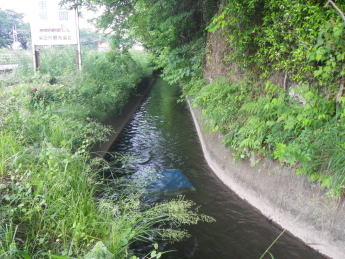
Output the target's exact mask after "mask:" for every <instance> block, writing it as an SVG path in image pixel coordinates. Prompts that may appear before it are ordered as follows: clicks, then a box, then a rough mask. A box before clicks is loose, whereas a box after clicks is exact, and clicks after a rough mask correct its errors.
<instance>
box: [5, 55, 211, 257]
mask: <svg viewBox="0 0 345 259" xmlns="http://www.w3.org/2000/svg"><path fill="white" fill-rule="evenodd" d="M52 60H54V59H52ZM60 69H61V68H60ZM46 72H47V73H48V74H41V75H39V76H36V77H34V78H32V80H31V83H23V84H20V85H15V86H12V87H3V88H2V89H1V92H0V99H1V104H0V110H1V114H0V202H1V206H0V258H127V257H129V256H132V255H133V251H132V250H131V249H130V246H131V244H133V243H134V242H136V241H140V242H142V241H144V242H148V243H149V244H153V243H154V242H156V241H157V240H159V239H168V240H171V241H173V240H180V239H181V238H183V237H185V236H186V235H187V233H186V232H185V231H184V230H181V229H180V227H181V226H182V225H186V224H187V225H189V224H196V223H197V222H198V221H200V220H203V221H210V218H208V217H206V216H203V215H199V214H197V212H196V211H195V210H193V209H192V208H194V205H193V203H192V202H189V201H186V200H184V199H182V198H176V199H174V200H171V201H169V202H166V203H161V204H153V205H150V206H149V205H148V204H143V203H142V202H141V196H142V195H143V192H142V189H143V186H136V185H135V183H134V182H131V181H129V180H128V181H129V182H127V183H126V184H122V185H121V182H120V181H118V179H116V178H115V179H114V180H113V181H111V182H109V181H104V179H103V178H102V177H101V175H102V174H101V173H100V170H102V168H103V167H106V166H107V165H106V163H105V162H104V161H103V160H101V159H99V158H93V157H91V155H90V151H91V148H92V146H93V145H94V144H95V143H98V142H100V141H103V140H105V139H106V138H107V137H108V136H109V134H110V133H111V129H110V128H109V127H107V126H104V125H103V124H102V123H101V122H102V121H103V120H105V119H106V117H107V115H108V114H114V113H119V112H120V111H121V108H122V107H123V105H124V104H125V103H126V101H127V100H128V98H129V97H130V96H131V95H132V94H135V90H136V85H137V83H138V82H139V80H140V78H141V77H142V72H141V67H140V66H139V65H138V64H137V63H136V62H135V61H134V60H133V59H132V58H131V57H130V56H129V54H127V53H119V52H114V51H113V52H112V53H108V54H106V53H105V54H99V53H98V54H97V53H91V54H89V55H88V56H87V57H86V58H85V61H84V68H83V71H82V72H81V73H78V72H75V71H73V70H68V71H67V72H66V71H64V72H61V73H63V74H60V72H59V73H57V74H55V72H56V70H55V69H53V71H49V70H47V71H46ZM53 78H54V80H53V81H52V79H53ZM108 180H109V179H108ZM123 186H127V188H129V187H128V186H132V187H134V186H136V187H137V188H131V190H130V191H129V190H126V188H124V187H123ZM104 190H108V191H110V190H111V192H110V193H108V194H107V195H102V196H99V195H97V194H99V193H102V192H104ZM156 247H157V246H154V247H152V250H153V252H152V253H153V254H155V253H156V254H160V251H158V250H157V249H158V248H156ZM152 258H154V257H152Z"/></svg>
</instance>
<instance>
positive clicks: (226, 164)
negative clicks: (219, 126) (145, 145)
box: [187, 98, 345, 259]
mask: <svg viewBox="0 0 345 259" xmlns="http://www.w3.org/2000/svg"><path fill="white" fill-rule="evenodd" d="M187 103H188V107H189V111H190V113H191V115H192V118H193V122H194V126H195V128H196V131H197V134H198V137H199V141H200V144H201V147H202V150H203V155H204V157H205V160H206V162H207V164H208V165H209V167H210V168H211V169H212V171H213V172H214V173H215V175H216V176H217V177H218V178H219V179H220V180H221V181H222V182H223V183H224V184H225V185H226V186H227V187H229V188H230V189H231V190H233V191H234V192H235V193H236V194H237V195H238V196H239V197H240V198H242V199H244V200H246V201H247V202H248V203H250V204H251V205H252V206H254V207H255V208H257V209H258V210H259V211H260V212H261V213H262V214H263V215H264V216H266V217H267V218H268V219H270V220H272V221H274V222H275V223H277V224H278V225H280V226H281V227H282V228H284V229H286V230H288V231H289V232H290V233H292V234H293V235H294V236H295V237H297V238H299V239H300V240H301V241H302V242H304V243H305V244H306V245H307V246H309V247H311V248H313V249H314V250H316V251H318V252H320V253H321V254H323V255H325V256H327V257H330V258H335V259H338V258H339V259H343V258H345V240H344V233H343V230H344V227H343V226H345V217H342V218H340V220H339V221H338V222H334V220H332V218H334V217H335V216H336V215H345V214H344V208H341V211H338V210H337V207H338V206H337V202H336V200H335V199H330V198H328V197H324V192H323V190H321V188H318V186H316V185H314V184H312V183H310V182H309V181H308V179H307V178H306V177H305V176H301V175H296V174H295V173H293V172H292V170H291V169H289V168H285V167H282V166H280V165H278V164H277V163H275V162H273V161H269V160H265V161H263V162H260V163H259V165H256V166H255V167H252V166H250V165H249V162H244V161H236V162H234V159H233V157H232V152H231V151H230V150H229V149H226V148H225V147H224V146H223V144H222V138H223V137H222V136H221V135H220V134H218V133H209V132H208V131H207V130H204V126H205V125H204V124H205V123H204V118H203V116H202V114H201V112H200V110H199V109H198V108H194V107H192V105H191V100H190V99H188V98H187ZM282 183H284V184H282ZM292 190H293V191H295V192H299V191H301V193H300V195H298V193H297V195H295V196H294V195H291V191H292ZM272 191H273V192H276V193H272ZM315 202H317V204H315ZM316 207H317V210H316V211H317V212H319V213H316V215H315V214H314V215H311V216H310V217H308V215H305V214H306V213H308V212H309V211H310V210H314V209H315V208H316ZM335 214H336V215H335ZM322 222H325V223H322ZM331 225H332V226H331ZM335 230H336V231H335ZM334 232H337V233H334ZM335 236H340V238H335Z"/></svg>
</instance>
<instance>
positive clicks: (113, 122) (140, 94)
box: [93, 73, 157, 158]
mask: <svg viewBox="0 0 345 259" xmlns="http://www.w3.org/2000/svg"><path fill="white" fill-rule="evenodd" d="M156 78H157V75H156V73H154V75H153V76H152V77H150V78H144V79H143V80H142V81H141V82H140V83H139V85H138V90H137V94H136V95H134V96H132V97H131V98H130V99H129V100H128V102H127V104H126V105H125V106H124V107H123V109H122V112H121V114H120V115H115V116H109V118H108V119H107V121H106V122H105V124H106V125H109V126H111V127H112V128H113V133H112V134H111V136H110V137H109V139H108V140H107V141H106V142H102V143H99V144H98V145H96V146H95V147H94V148H93V153H94V154H95V155H96V156H99V157H102V158H104V156H105V155H106V153H107V152H108V151H109V149H110V148H111V146H112V145H113V143H114V142H115V141H116V139H117V138H118V137H119V135H120V133H121V131H122V130H123V128H124V127H125V126H126V125H127V123H128V122H129V120H130V119H131V117H132V115H133V114H134V113H135V111H136V110H137V108H138V106H139V105H140V104H141V103H142V101H143V100H144V98H145V97H146V96H147V94H148V93H149V91H150V89H151V86H152V85H153V84H154V82H155V80H156Z"/></svg>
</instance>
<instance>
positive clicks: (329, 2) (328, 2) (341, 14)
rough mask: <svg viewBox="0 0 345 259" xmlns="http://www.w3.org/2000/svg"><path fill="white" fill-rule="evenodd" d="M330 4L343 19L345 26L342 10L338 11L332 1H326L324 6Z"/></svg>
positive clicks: (344, 15) (344, 16)
mask: <svg viewBox="0 0 345 259" xmlns="http://www.w3.org/2000/svg"><path fill="white" fill-rule="evenodd" d="M328 4H331V5H332V6H333V7H334V9H335V10H337V12H338V13H339V14H340V16H341V18H343V21H344V24H345V14H344V13H343V11H342V10H340V8H339V7H338V6H337V5H336V4H335V3H334V2H333V1H332V0H328V1H327V3H326V5H328Z"/></svg>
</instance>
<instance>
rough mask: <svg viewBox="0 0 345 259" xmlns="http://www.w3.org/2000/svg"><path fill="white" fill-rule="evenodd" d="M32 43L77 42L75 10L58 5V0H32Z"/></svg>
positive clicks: (55, 43) (58, 43)
mask: <svg viewBox="0 0 345 259" xmlns="http://www.w3.org/2000/svg"><path fill="white" fill-rule="evenodd" d="M32 2H33V6H32V9H33V12H32V16H31V37H32V45H33V46H38V45H72V44H77V19H76V12H75V10H67V9H65V8H63V7H61V6H60V5H59V2H60V0H32Z"/></svg>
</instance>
